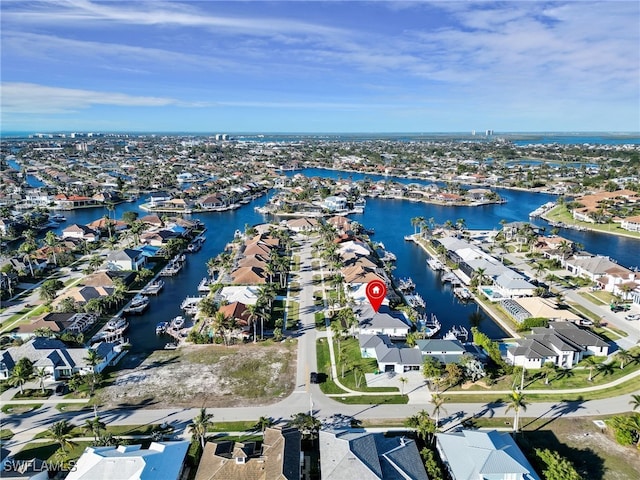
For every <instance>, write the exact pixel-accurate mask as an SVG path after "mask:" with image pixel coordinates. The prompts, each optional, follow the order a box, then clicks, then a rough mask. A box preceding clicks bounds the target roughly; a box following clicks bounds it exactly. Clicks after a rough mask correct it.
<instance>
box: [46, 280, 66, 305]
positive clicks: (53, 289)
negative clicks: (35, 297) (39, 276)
mask: <svg viewBox="0 0 640 480" xmlns="http://www.w3.org/2000/svg"><path fill="white" fill-rule="evenodd" d="M62 288H64V283H62V281H61V280H45V281H44V282H42V285H40V298H42V300H44V301H45V302H47V303H49V302H51V300H53V299H54V298H56V294H57V293H58V290H60V289H62Z"/></svg>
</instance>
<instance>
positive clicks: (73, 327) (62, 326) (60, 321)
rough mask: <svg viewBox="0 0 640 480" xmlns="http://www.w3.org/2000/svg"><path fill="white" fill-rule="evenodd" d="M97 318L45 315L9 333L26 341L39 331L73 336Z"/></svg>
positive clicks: (74, 314)
mask: <svg viewBox="0 0 640 480" xmlns="http://www.w3.org/2000/svg"><path fill="white" fill-rule="evenodd" d="M96 320H97V316H96V315H93V314H91V313H53V312H50V313H45V314H44V315H41V316H38V317H36V318H35V319H33V320H31V321H30V322H29V323H22V324H20V325H18V326H17V327H16V328H15V329H13V330H12V331H11V336H12V337H19V338H21V339H23V340H27V339H29V338H31V337H34V336H35V334H36V332H37V331H39V330H43V329H46V330H49V331H50V332H51V333H52V334H62V333H64V332H69V333H73V334H77V333H83V332H85V331H86V330H87V329H88V328H89V327H90V326H91V325H93V324H94V323H95V321H96Z"/></svg>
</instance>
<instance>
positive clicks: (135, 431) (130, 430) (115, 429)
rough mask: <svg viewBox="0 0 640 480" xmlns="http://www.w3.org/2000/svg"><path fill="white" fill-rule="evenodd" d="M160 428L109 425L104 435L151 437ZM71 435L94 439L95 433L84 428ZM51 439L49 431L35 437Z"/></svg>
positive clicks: (151, 425) (76, 428) (156, 425)
mask: <svg viewBox="0 0 640 480" xmlns="http://www.w3.org/2000/svg"><path fill="white" fill-rule="evenodd" d="M156 427H158V428H159V427H160V424H156V423H150V424H147V425H107V428H106V430H105V431H104V433H111V434H112V435H113V436H116V437H119V436H122V435H151V433H152V432H153V430H154V428H156ZM69 434H70V435H71V436H72V437H75V438H77V437H93V433H92V432H90V431H87V430H85V429H84V427H73V428H72V429H71V431H70V432H69ZM33 438H35V439H38V438H49V434H48V432H47V431H44V432H40V433H38V434H37V435H36V436H35V437H33Z"/></svg>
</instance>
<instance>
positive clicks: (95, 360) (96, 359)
mask: <svg viewBox="0 0 640 480" xmlns="http://www.w3.org/2000/svg"><path fill="white" fill-rule="evenodd" d="M83 360H84V361H85V362H87V365H89V366H90V367H91V369H92V370H93V369H94V368H95V366H96V365H98V364H99V363H100V362H102V360H103V358H102V356H101V355H100V354H99V353H98V352H97V351H96V350H94V349H93V348H89V349H88V350H87V356H86V357H84V358H83Z"/></svg>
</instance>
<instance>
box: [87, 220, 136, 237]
mask: <svg viewBox="0 0 640 480" xmlns="http://www.w3.org/2000/svg"><path fill="white" fill-rule="evenodd" d="M87 227H89V228H90V229H92V230H100V231H101V232H103V234H107V235H108V234H109V232H111V234H113V233H114V232H123V231H125V230H126V229H127V227H128V225H127V223H126V222H123V221H122V220H111V219H107V218H104V217H100V218H98V219H97V220H94V221H93V222H91V223H88V224H87Z"/></svg>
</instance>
